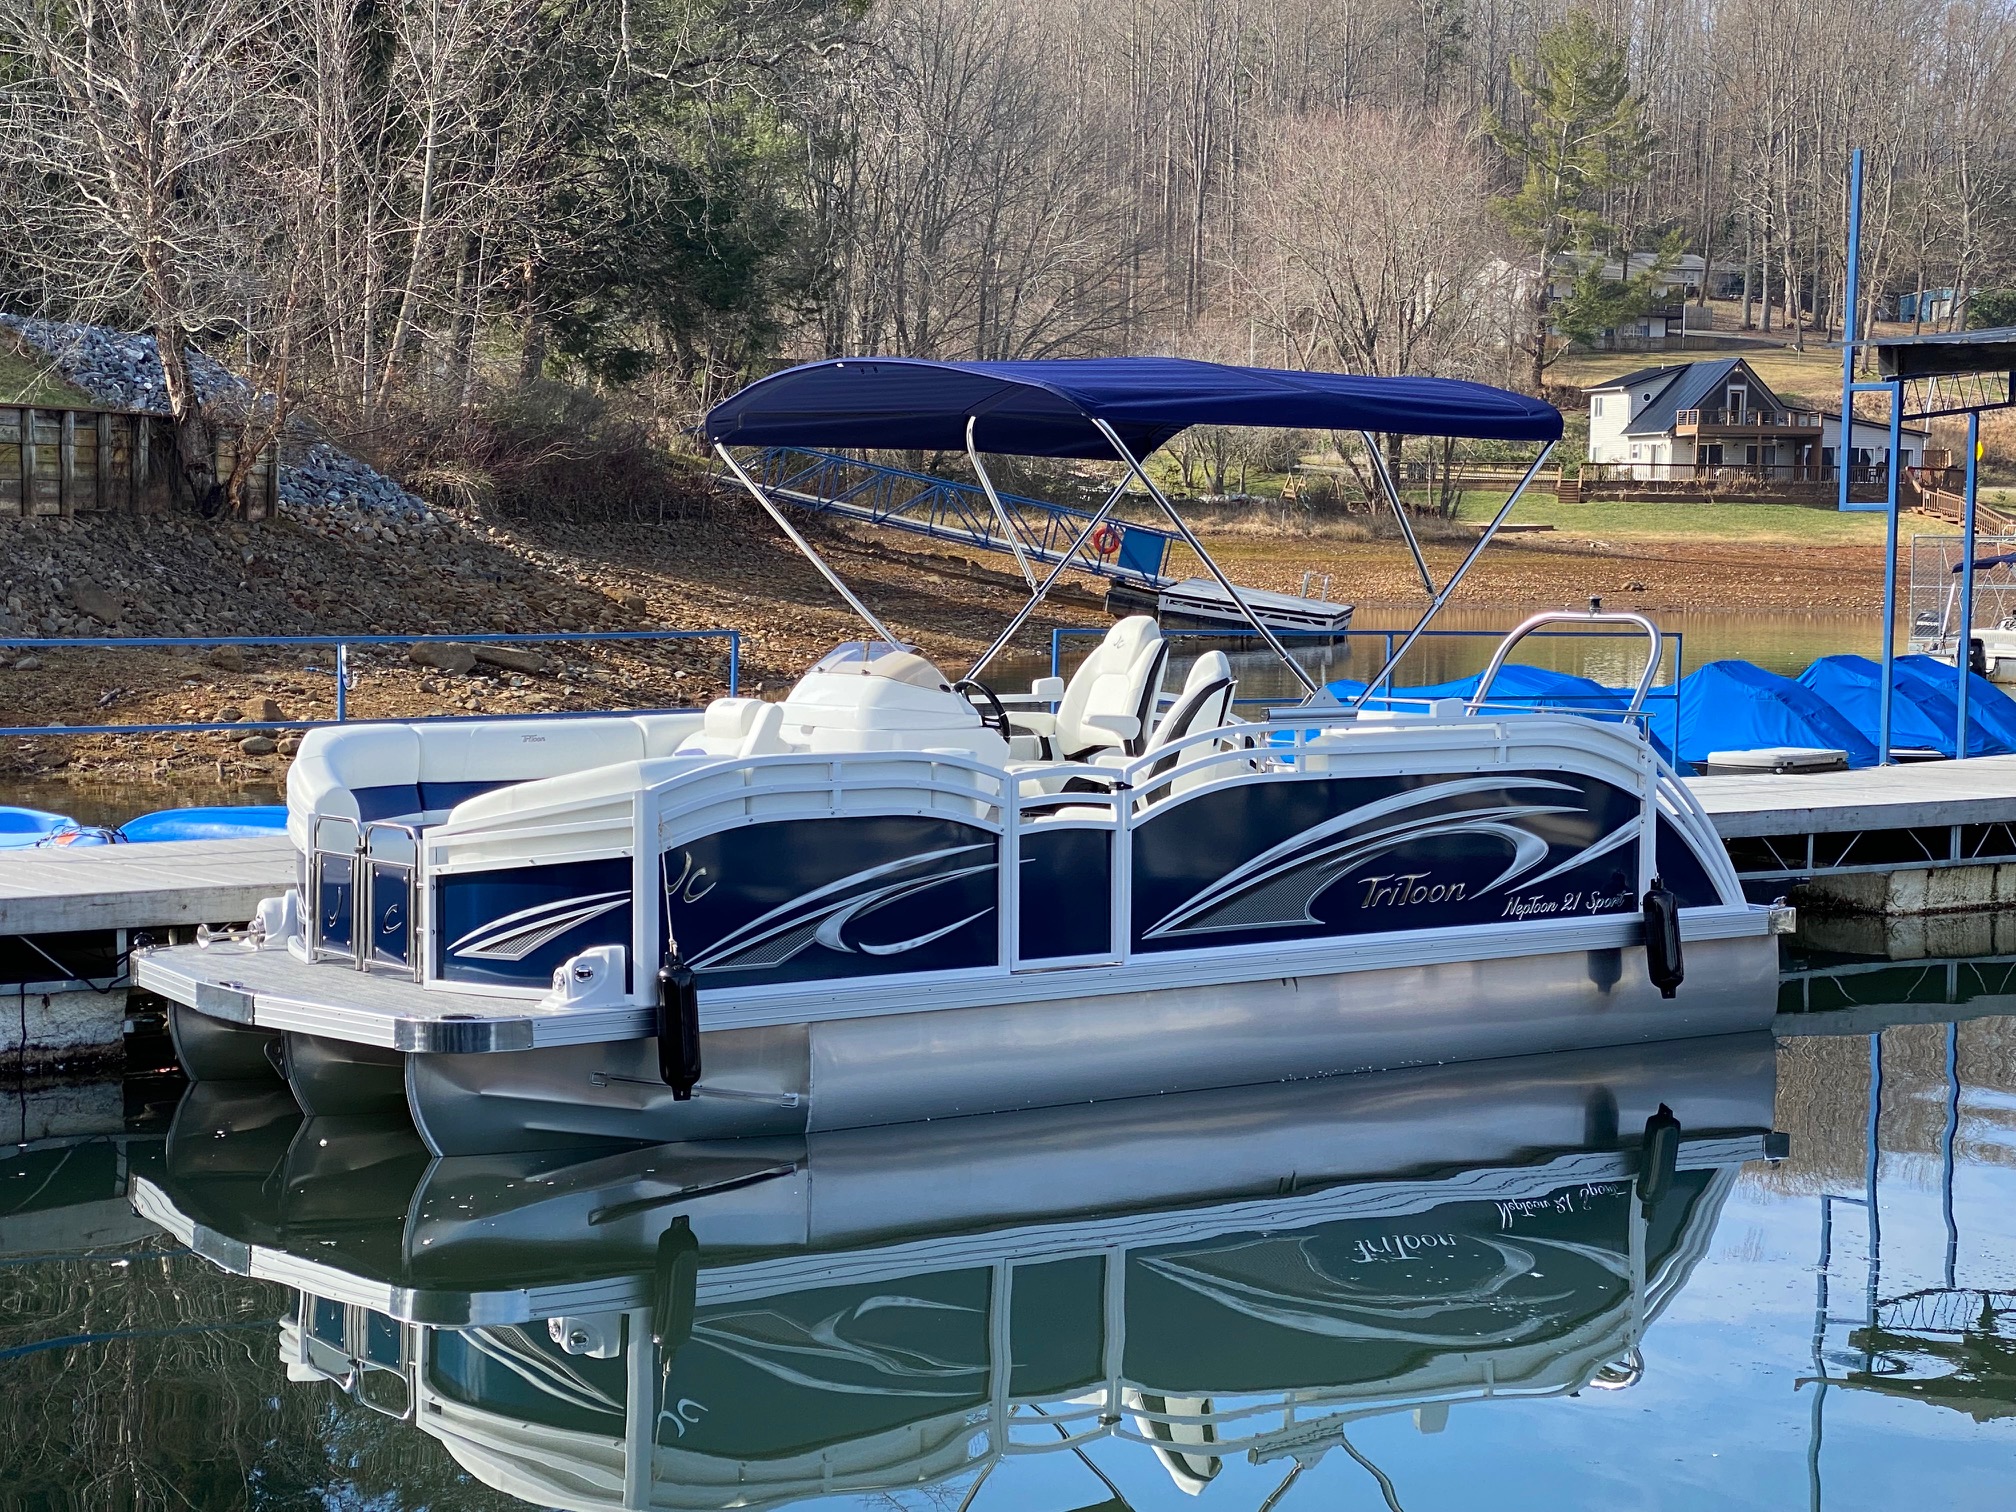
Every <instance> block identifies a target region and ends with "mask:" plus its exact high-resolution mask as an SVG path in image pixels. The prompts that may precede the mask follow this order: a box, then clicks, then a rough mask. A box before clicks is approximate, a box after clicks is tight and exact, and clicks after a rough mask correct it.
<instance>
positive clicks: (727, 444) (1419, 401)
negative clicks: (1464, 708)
mask: <svg viewBox="0 0 2016 1512" xmlns="http://www.w3.org/2000/svg"><path fill="white" fill-rule="evenodd" d="M1193 425H1250V426H1269V427H1277V428H1295V429H1307V430H1331V431H1354V430H1355V431H1359V432H1361V433H1363V434H1365V435H1366V436H1367V439H1368V443H1369V441H1370V437H1371V435H1372V434H1374V433H1379V432H1383V433H1385V434H1388V435H1410V436H1455V437H1462V438H1466V439H1475V440H1491V441H1530V442H1535V443H1538V444H1539V445H1540V446H1541V447H1542V451H1541V453H1540V456H1539V457H1538V458H1536V459H1535V461H1534V462H1533V464H1532V466H1531V467H1530V468H1528V470H1527V472H1526V475H1525V477H1524V478H1522V479H1521V480H1520V483H1519V486H1518V487H1517V488H1516V489H1514V490H1513V492H1512V494H1511V496H1510V497H1509V498H1507V499H1506V501H1505V503H1504V505H1503V507H1502V508H1501V509H1500V510H1499V511H1498V513H1497V515H1496V516H1495V517H1494V518H1493V519H1492V521H1491V523H1490V524H1489V525H1488V526H1487V527H1486V528H1485V530H1484V533H1483V535H1482V537H1481V538H1480V539H1479V541H1478V543H1477V545H1476V546H1475V547H1474V548H1473V549H1472V550H1471V552H1470V553H1469V555H1468V556H1467V557H1465V559H1464V561H1463V563H1462V565H1461V566H1460V567H1458V568H1457V570H1456V571H1455V573H1453V574H1452V575H1451V576H1450V578H1449V580H1448V581H1447V582H1446V583H1445V584H1443V586H1442V587H1441V588H1440V589H1439V590H1434V598H1433V600H1432V601H1431V603H1430V604H1429V606H1428V611H1427V613H1426V614H1424V615H1423V616H1422V619H1421V622H1420V624H1419V625H1417V626H1416V627H1415V630H1414V634H1413V635H1410V636H1409V637H1408V639H1407V641H1406V642H1405V643H1403V644H1402V646H1401V647H1400V650H1401V651H1402V652H1404V651H1405V650H1406V648H1407V646H1408V645H1411V644H1412V643H1413V640H1414V638H1415V636H1418V635H1419V634H1420V632H1421V631H1422V630H1423V629H1425V628H1426V627H1427V625H1428V623H1429V621H1430V620H1432V619H1433V618H1434V617H1435V615H1436V614H1437V613H1438V612H1439V611H1440V609H1441V608H1442V605H1443V604H1444V603H1446V602H1447V601H1448V598H1449V596H1450V594H1451V593H1452V592H1453V591H1454V589H1455V588H1456V585H1457V584H1458V583H1459V582H1460V581H1461V580H1462V578H1463V576H1464V575H1465V574H1466V573H1467V572H1468V571H1469V569H1470V566H1471V564H1472V563H1473V562H1475V561H1476V559H1477V557H1478V555H1479V554H1480V553H1481V552H1482V550H1483V548H1484V546H1485V545H1486V544H1488V543H1489V541H1490V540H1491V538H1492V537H1493V536H1494V535H1495V534H1496V533H1497V530H1498V527H1499V526H1500V525H1501V524H1503V523H1504V521H1505V519H1506V517H1507V516H1508V515H1510V514H1511V512H1512V507H1513V505H1514V504H1516V503H1517V502H1518V500H1519V498H1520V496H1521V494H1523V493H1524V492H1525V490H1526V487H1527V486H1528V484H1530V483H1531V482H1532V480H1533V478H1534V476H1535V475H1536V474H1537V473H1538V472H1539V470H1540V466H1541V464H1542V463H1543V462H1545V460H1546V457H1547V453H1548V452H1549V451H1551V450H1552V449H1553V446H1554V443H1555V442H1557V441H1559V440H1560V439H1561V413H1560V411H1559V410H1557V409H1555V408H1554V406H1552V405H1551V404H1547V403H1545V402H1543V401H1541V400H1537V399H1529V398H1527V397H1525V396H1524V395H1521V394H1513V393H1508V392H1506V391H1505V390H1503V389H1495V388H1491V387H1489V386H1488V385H1485V384H1481V383H1467V382H1463V381H1461V380H1457V379H1451V378H1374V377H1365V376H1361V375H1355V374H1347V373H1296V372H1287V371H1282V370H1279V369H1274V368H1247V367H1227V366H1223V365H1221V364H1219V363H1214V362H1193V361H1189V360H1187V359H1183V358H1174V357H1099V358H1082V359H1080V358H1072V359H1061V360H1047V361H1027V362H931V361H925V360H923V359H920V358H908V357H871V358H853V357H849V358H839V359H835V360H833V361H828V362H813V363H807V364H805V365H803V366H801V367H794V368H788V369H786V370H785V371H783V372H781V373H776V374H773V375H772V376H771V377H768V378H763V379H759V380H758V381H756V382H755V383H752V384H750V385H749V386H748V387H747V388H745V389H743V390H742V391H741V392H739V393H737V394H735V395H733V396H731V397H730V398H728V399H725V400H723V401H722V402H721V403H720V404H718V405H716V406H715V407H714V409H713V410H712V411H711V412H709V414H708V416H707V420H706V426H705V431H706V436H707V439H708V440H709V441H710V442H712V443H713V445H714V449H715V451H716V452H717V453H718V454H719V456H720V457H721V459H722V461H723V462H724V463H725V464H726V466H727V467H728V469H729V471H730V472H731V473H733V474H734V476H735V477H736V478H737V479H738V480H739V481H740V482H741V484H742V485H743V487H745V488H746V489H748V490H749V492H750V494H751V495H752V496H754V498H755V499H756V502H757V503H758V504H760V505H761V506H762V507H763V508H764V509H765V510H766V511H768V513H769V514H770V516H771V518H772V519H774V520H776V522H777V523H778V525H779V527H780V528H781V529H782V530H783V531H784V533H785V535H786V536H788V537H789V538H790V539H791V541H792V542H793V543H794V544H795V545H797V547H798V548H799V550H801V551H803V552H804V553H805V555H806V556H807V557H808V558H810V560H811V561H812V563H813V565H814V566H815V567H817V568H818V569H819V571H820V572H821V573H822V574H824V576H825V577H826V579H827V581H828V582H830V583H831V584H832V585H833V587H834V589H835V590H836V591H837V592H838V593H839V594H840V595H841V597H842V598H844V599H845V600H846V601H847V603H848V604H849V605H850V606H851V607H852V608H853V609H854V611H855V612H856V613H857V614H859V615H860V616H861V617H862V619H864V620H865V621H866V622H867V623H868V624H869V625H870V626H871V627H872V628H873V629H874V631H875V632H876V634H877V635H879V636H881V637H882V638H883V639H884V640H894V639H895V637H894V636H892V635H890V634H889V632H888V630H887V628H886V627H885V626H884V625H883V624H882V622H881V621H880V620H878V619H877V618H876V617H875V615H874V614H873V613H872V612H871V611H870V610H869V609H868V607H867V606H866V605H865V604H863V603H862V602H861V601H860V599H858V598H857V597H855V595H854V594H853V593H852V592H851V591H850V590H849V589H848V588H847V587H846V585H845V584H844V583H842V582H841V581H840V578H839V576H838V575H837V574H836V573H835V572H834V571H833V570H832V568H831V567H829V566H827V564H826V563H825V562H824V561H823V560H821V559H820V557H819V555H818V553H817V552H815V551H813V549H812V547H811V545H810V543H808V542H807V541H806V540H805V538H804V537H803V536H802V535H800V534H799V533H798V532H797V531H796V530H795V529H793V528H792V526H791V524H790V522H789V521H788V520H786V519H785V518H784V514H783V511H782V510H780V509H779V508H778V507H777V505H776V503H775V502H774V501H773V500H771V498H770V497H769V496H768V495H767V494H766V493H764V491H763V490H762V488H761V487H760V486H759V485H758V484H757V483H756V481H755V480H754V479H753V478H751V477H750V476H749V474H748V472H747V471H746V470H745V469H744V468H743V467H742V466H741V465H740V464H739V463H738V462H736V460H735V458H734V457H733V455H732V454H731V452H730V448H731V447H735V446H804V447H818V448H826V449H834V448H839V449H850V448H869V449H889V450H905V451H964V452H965V453H966V454H967V456H968V457H969V458H970V459H971V460H972V462H973V466H974V469H975V471H976V473H977V474H978V475H979V477H980V478H981V480H982V484H983V486H985V487H986V488H987V490H988V494H989V497H990V498H991V497H992V496H993V489H992V486H991V480H990V479H988V477H987V473H986V470H985V469H984V468H983V467H982V466H981V464H980V455H979V454H980V453H981V452H983V451H986V452H995V453H1001V454H1006V455H1010V456H1025V457H1083V458H1105V457H1116V458H1118V460H1120V461H1121V462H1122V463H1124V464H1125V465H1126V467H1127V471H1128V475H1129V476H1128V478H1126V479H1123V480H1122V481H1121V483H1120V484H1119V486H1118V487H1116V488H1115V489H1114V490H1113V491H1112V493H1110V494H1109V495H1108V496H1107V498H1106V502H1105V503H1104V504H1103V505H1101V507H1100V508H1099V510H1098V512H1097V513H1096V514H1094V515H1093V516H1092V517H1091V519H1090V520H1089V521H1088V522H1087V523H1086V525H1085V527H1084V529H1083V530H1082V531H1081V532H1080V535H1079V539H1078V540H1077V541H1076V542H1074V543H1073V545H1072V547H1071V550H1070V551H1068V552H1066V553H1065V554H1064V556H1063V558H1062V559H1061V560H1059V561H1058V562H1057V563H1056V564H1055V565H1054V566H1053V567H1052V568H1051V569H1050V572H1049V573H1048V575H1047V576H1046V577H1044V578H1043V580H1042V581H1041V582H1036V581H1035V576H1034V573H1033V572H1031V571H1030V570H1029V568H1028V565H1027V563H1026V561H1025V562H1024V563H1023V568H1024V571H1025V573H1027V574H1028V576H1029V578H1030V581H1031V583H1032V584H1033V588H1032V592H1031V594H1030V598H1029V602H1028V603H1027V604H1026V605H1024V606H1023V608H1022V609H1021V610H1020V611H1019V612H1018V613H1017V614H1016V616H1015V618H1014V619H1013V620H1012V621H1011V622H1010V623H1009V625H1008V626H1007V628H1006V629H1005V630H1003V631H1002V632H1001V634H1000V635H999V636H997V637H996V638H995V640H994V642H993V644H992V645H990V646H989V647H988V648H987V650H986V651H985V652H984V653H983V654H982V655H981V657H980V659H979V660H978V661H976V662H975V663H974V664H973V667H972V669H971V670H970V671H969V672H968V673H967V676H969V677H972V676H976V675H977V674H978V673H979V672H980V671H981V669H983V668H984V667H985V666H986V665H987V663H988V662H990V661H991V660H993V658H994V657H995V656H996V655H998V654H999V652H1000V651H1001V648H1002V647H1004V646H1005V645H1007V644H1008V641H1009V640H1010V639H1011V638H1012V637H1013V636H1014V634H1015V632H1016V631H1017V630H1019V629H1020V628H1021V627H1022V626H1023V624H1024V623H1026V622H1027V620H1028V618H1029V616H1030V615H1031V614H1033V613H1034V612H1035V611H1036V608H1037V606H1038V605H1040V604H1041V603H1042V601H1043V598H1044V595H1045V594H1046V593H1048V591H1049V589H1050V586H1051V584H1053V583H1054V582H1055V581H1056V580H1057V578H1058V576H1059V575H1060V574H1061V573H1062V572H1063V570H1064V566H1065V563H1066V562H1068V561H1069V560H1070V559H1071V558H1072V557H1075V556H1076V555H1077V554H1078V552H1079V551H1080V550H1081V549H1082V548H1083V546H1084V544H1085V542H1086V540H1088V539H1089V538H1090V537H1091V535H1092V533H1093V532H1094V531H1095V530H1097V529H1098V528H1099V526H1100V525H1102V524H1103V523H1104V522H1105V519H1106V516H1107V515H1108V514H1109V513H1111V511H1112V510H1113V508H1114V506H1115V505H1117V504H1118V503H1119V502H1120V499H1121V497H1122V496H1123V495H1124V494H1125V493H1126V491H1127V487H1128V483H1129V482H1130V481H1132V482H1138V483H1139V484H1140V485H1141V487H1142V489H1143V491H1144V492H1146V493H1147V494H1148V496H1149V497H1150V498H1151V499H1153V500H1154V501H1155V503H1156V505H1157V506H1158V507H1159V508H1160V509H1161V510H1162V512H1163V513H1164V514H1165V515H1166V516H1168V518H1169V522H1170V524H1172V525H1173V526H1174V527H1175V528H1176V531H1177V533H1178V534H1180V535H1181V536H1182V537H1183V539H1184V541H1185V543H1186V544H1187V545H1188V546H1189V547H1190V549H1191V550H1192V551H1194V552H1196V553H1197V557H1198V560H1200V561H1201V562H1203V564H1204V565H1205V567H1206V568H1207V569H1208V570H1209V571H1210V573H1211V575H1212V577H1214V578H1216V579H1217V581H1218V585H1219V586H1220V587H1221V588H1223V589H1224V590H1225V592H1226V593H1227V594H1228V595H1229V596H1230V598H1231V600H1232V602H1233V603H1234V604H1236V605H1237V606H1238V608H1239V610H1240V612H1241V614H1243V615H1244V616H1245V618H1246V621H1247V623H1248V624H1250V625H1251V626H1252V627H1253V629H1254V630H1255V631H1256V632H1258V634H1259V635H1260V637H1261V639H1262V640H1264V641H1265V642H1266V643H1267V645H1268V647H1269V648H1270V649H1271V650H1273V652H1274V653H1275V655H1277V656H1278V657H1280V658H1281V660H1282V662H1283V664H1285V665H1286V666H1287V668H1288V669H1289V671H1290V672H1291V673H1293V674H1294V676H1295V678H1296V680H1297V681H1298V682H1300V683H1301V684H1302V686H1303V687H1304V688H1306V689H1307V690H1308V692H1309V694H1310V697H1311V698H1312V699H1317V698H1321V697H1323V696H1325V695H1324V694H1323V690H1322V688H1321V685H1320V684H1318V683H1317V682H1316V681H1315V680H1314V679H1312V678H1311V677H1310V676H1309V674H1308V673H1307V672H1306V671H1304V670H1303V668H1302V666H1301V665H1300V663H1298V662H1296V661H1295V660H1294V658H1293V657H1291V656H1289V654H1288V652H1287V650H1286V648H1285V647H1283V646H1282V644H1281V642H1280V641H1279V639H1278V638H1276V636H1275V635H1274V633H1273V632H1272V631H1271V630H1269V629H1268V628H1267V626H1266V625H1264V624H1263V623H1262V622H1261V620H1260V617H1259V616H1258V615H1257V614H1256V613H1255V612H1254V611H1253V609H1252V607H1251V606H1250V605H1248V604H1247V602H1246V600H1245V598H1244V596H1243V595H1241V593H1240V592H1239V590H1238V588H1237V587H1235V586H1234V585H1233V583H1232V581H1231V579H1230V578H1228V577H1227V576H1226V575H1225V573H1224V571H1223V570H1222V569H1221V568H1220V567H1219V566H1218V564H1217V562H1216V561H1214V560H1213V559H1212V557H1211V554H1210V553H1209V552H1207V551H1206V550H1205V549H1204V547H1203V544H1202V543H1201V542H1200V541H1199V540H1198V539H1197V537H1196V534H1195V532H1193V531H1192V530H1191V529H1190V527H1189V525H1188V524H1187V523H1186V522H1185V521H1184V520H1183V518H1182V517H1181V516H1180V515H1179V514H1178V513H1177V512H1176V508H1175V506H1174V505H1173V504H1171V503H1170V502H1169V500H1168V498H1167V497H1166V496H1165V495H1164V494H1163V493H1162V491H1161V490H1160V489H1159V488H1157V487H1156V485H1155V482H1154V480H1153V479H1151V478H1150V477H1149V476H1148V472H1147V470H1146V468H1144V467H1143V466H1142V459H1143V458H1145V457H1146V456H1148V454H1149V453H1150V452H1152V451H1154V450H1155V449H1156V448H1157V447H1159V446H1161V445H1163V444H1164V443H1165V442H1168V441H1170V440H1172V439H1173V438H1174V437H1176V436H1178V435H1180V434H1181V433H1182V432H1183V431H1185V430H1187V429H1188V428H1189V427H1191V426H1193ZM1374 451H1375V455H1376V448H1375V449H1374ZM1376 465H1377V464H1376V463H1375V466H1376ZM1378 471H1379V475H1380V481H1381V484H1382V486H1383V487H1386V488H1387V489H1388V492H1389V494H1390V493H1391V485H1390V483H1389V482H1388V481H1387V479H1386V477H1385V470H1384V468H1383V467H1379V468H1378ZM1391 502H1392V503H1393V505H1394V507H1395V512H1396V514H1398V515H1399V517H1400V521H1401V528H1402V529H1403V531H1407V534H1408V537H1409V544H1410V545H1413V546H1414V553H1415V560H1416V562H1417V564H1420V563H1421V556H1420V550H1419V547H1418V545H1415V543H1414V542H1413V539H1412V532H1411V530H1408V528H1407V521H1406V516H1405V514H1404V512H1402V511H1400V509H1399V501H1398V499H1397V497H1395V498H1392V499H1391ZM1014 539H1015V537H1014V534H1013V532H1012V531H1010V532H1009V540H1010V541H1011V542H1012V541H1013V540H1014ZM1017 555H1018V558H1019V557H1020V555H1021V554H1020V553H1019V552H1018V553H1017ZM1422 572H1423V576H1424V580H1425V579H1426V568H1425V565H1423V566H1422ZM1394 660H1395V661H1397V660H1398V656H1397V655H1396V657H1395V658H1394ZM1391 665H1392V664H1391V663H1390V662H1389V664H1388V670H1390V668H1391ZM1379 681H1384V674H1383V673H1382V675H1381V677H1380V679H1379ZM1377 685H1378V683H1377V682H1375V683H1374V685H1373V686H1374V687H1376V686H1377ZM1371 692H1372V688H1367V689H1366V691H1365V694H1363V695H1361V696H1360V699H1359V702H1360V703H1362V702H1363V701H1364V698H1365V697H1368V696H1370V694H1371Z"/></svg>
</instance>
